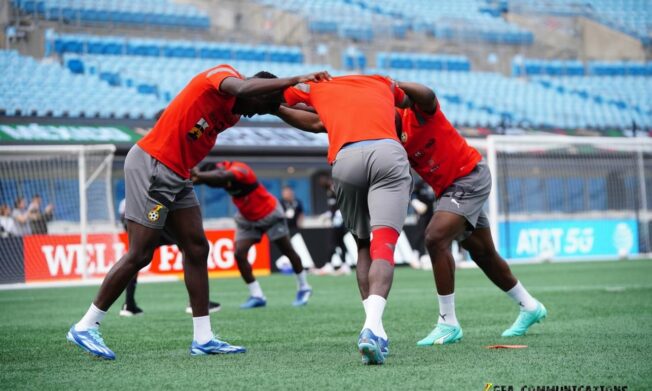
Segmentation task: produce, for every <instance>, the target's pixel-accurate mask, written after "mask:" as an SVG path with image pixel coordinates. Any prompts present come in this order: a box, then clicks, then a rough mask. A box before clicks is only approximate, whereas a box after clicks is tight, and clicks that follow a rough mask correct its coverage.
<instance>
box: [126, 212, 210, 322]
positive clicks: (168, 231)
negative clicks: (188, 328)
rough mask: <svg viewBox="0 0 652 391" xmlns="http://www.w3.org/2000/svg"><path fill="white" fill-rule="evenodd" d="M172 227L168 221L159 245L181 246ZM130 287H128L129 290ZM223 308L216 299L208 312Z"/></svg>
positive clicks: (189, 307)
mask: <svg viewBox="0 0 652 391" xmlns="http://www.w3.org/2000/svg"><path fill="white" fill-rule="evenodd" d="M172 232H173V231H172V228H171V227H170V226H169V222H166V226H165V227H164V228H163V230H162V231H161V240H160V241H159V247H160V246H177V247H179V243H178V241H177V239H175V237H174V234H173V233H172ZM128 289H129V288H127V290H128ZM221 309H222V306H221V305H220V303H218V302H216V301H210V300H209V301H208V313H210V314H212V313H213V312H217V311H219V310H221ZM186 314H188V315H192V307H191V306H190V300H189V301H188V305H187V306H186Z"/></svg>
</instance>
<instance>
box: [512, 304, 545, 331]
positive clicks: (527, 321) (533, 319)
mask: <svg viewBox="0 0 652 391" xmlns="http://www.w3.org/2000/svg"><path fill="white" fill-rule="evenodd" d="M547 315H548V311H547V310H546V307H544V306H543V304H541V303H537V308H535V309H534V311H521V313H520V314H518V318H516V321H515V322H514V324H512V326H511V327H510V328H508V329H507V330H505V331H503V334H502V336H503V337H519V336H521V335H525V333H526V332H527V330H528V329H529V328H530V326H532V325H533V324H535V323H539V322H541V321H542V320H543V319H545V318H546V316H547Z"/></svg>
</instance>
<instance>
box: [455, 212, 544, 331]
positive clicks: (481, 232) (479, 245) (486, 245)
mask: <svg viewBox="0 0 652 391" xmlns="http://www.w3.org/2000/svg"><path fill="white" fill-rule="evenodd" d="M481 225H482V227H480V226H481ZM461 244H462V247H464V248H465V249H466V250H467V251H468V252H469V254H470V255H471V258H472V259H473V261H474V262H475V263H476V264H477V265H478V266H479V267H480V269H482V271H483V272H484V273H485V274H486V275H487V277H488V278H489V279H490V280H491V281H492V282H493V283H494V284H495V285H496V286H497V287H499V288H500V289H501V290H502V291H503V292H505V293H506V294H507V295H508V296H509V297H510V298H511V299H512V300H513V301H514V302H515V303H516V304H517V305H518V306H519V308H520V313H519V316H518V318H517V319H516V321H515V322H514V324H512V326H511V327H510V328H509V329H507V330H505V331H504V332H503V336H504V337H514V336H520V335H523V334H525V333H526V332H527V330H528V329H529V328H530V326H532V325H533V324H535V323H538V322H540V321H541V320H543V319H544V318H545V317H546V315H547V311H546V308H545V307H544V306H543V304H541V303H540V302H539V301H538V300H536V299H535V298H534V297H532V295H530V293H529V292H528V291H527V289H525V287H524V286H523V284H521V282H520V281H518V280H517V279H516V277H515V276H514V275H513V274H512V271H511V269H510V268H509V265H508V264H507V262H505V260H504V259H503V258H502V257H501V256H500V254H498V251H496V248H495V246H494V242H493V239H492V237H491V230H490V229H489V222H488V220H486V216H484V214H483V215H482V216H481V217H480V219H479V220H478V228H477V229H476V230H475V231H474V232H473V234H472V235H471V236H470V237H469V238H467V239H466V240H464V241H463V242H462V243H461Z"/></svg>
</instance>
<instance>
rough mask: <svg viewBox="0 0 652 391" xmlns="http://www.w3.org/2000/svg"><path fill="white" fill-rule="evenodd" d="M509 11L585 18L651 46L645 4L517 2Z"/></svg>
mask: <svg viewBox="0 0 652 391" xmlns="http://www.w3.org/2000/svg"><path fill="white" fill-rule="evenodd" d="M509 7H510V9H511V10H514V11H517V12H524V13H531V14H548V15H550V14H552V15H561V16H585V17H588V18H591V19H594V20H596V21H598V22H600V23H602V24H605V25H607V26H609V27H611V28H614V29H616V30H619V31H622V32H624V33H626V34H629V35H631V36H633V37H636V38H638V39H640V40H641V41H642V42H643V44H645V45H650V44H652V24H650V20H652V7H651V6H650V2H649V1H647V0H587V1H582V2H578V1H573V0H547V1H538V0H518V1H510V2H509Z"/></svg>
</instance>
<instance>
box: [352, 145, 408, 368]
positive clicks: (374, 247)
mask: <svg viewBox="0 0 652 391" xmlns="http://www.w3.org/2000/svg"><path fill="white" fill-rule="evenodd" d="M365 160H366V162H367V165H366V167H367V172H368V175H369V176H368V178H370V183H369V191H368V193H367V203H368V210H369V216H370V226H371V241H370V246H369V254H370V258H371V266H370V267H369V296H368V297H367V299H366V303H365V309H366V314H367V317H366V319H365V325H364V326H363V332H362V335H361V339H360V340H361V341H363V342H364V340H365V336H364V334H365V330H370V331H371V332H372V333H373V334H375V335H376V336H378V337H380V342H381V343H380V349H381V352H382V356H383V357H384V356H386V355H387V347H386V346H383V345H386V344H387V343H388V342H386V341H388V338H387V334H386V333H385V330H384V327H383V322H382V317H383V314H384V310H385V304H386V302H387V297H388V295H389V292H390V289H391V287H392V281H393V278H394V250H395V248H396V243H397V241H398V237H399V235H400V232H401V230H402V228H403V223H404V222H405V218H406V215H407V208H408V204H409V202H410V192H411V188H412V177H411V175H410V166H409V163H408V160H407V156H406V154H405V150H404V149H403V147H401V145H399V144H398V143H394V142H380V143H375V144H372V146H371V148H369V152H368V154H367V155H366V156H365ZM363 345H364V343H363ZM359 346H361V345H360V343H359ZM363 354H364V352H363ZM371 358H373V357H371ZM382 361H383V360H381V361H380V362H377V363H382Z"/></svg>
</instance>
